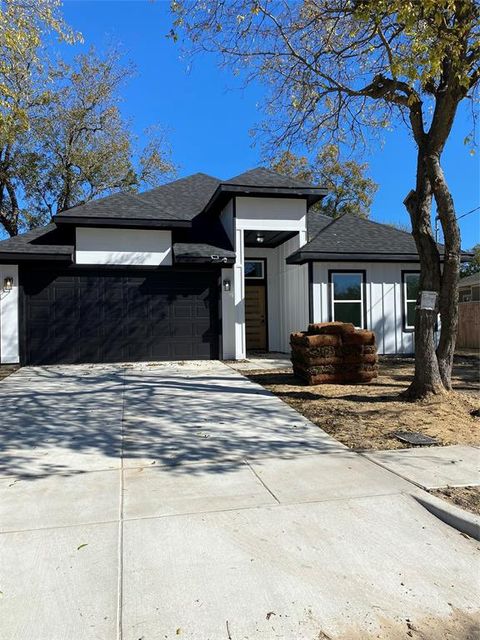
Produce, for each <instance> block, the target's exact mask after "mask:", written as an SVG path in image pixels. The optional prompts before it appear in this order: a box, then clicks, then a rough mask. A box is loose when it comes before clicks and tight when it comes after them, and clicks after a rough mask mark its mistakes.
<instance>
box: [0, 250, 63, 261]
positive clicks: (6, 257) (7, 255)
mask: <svg viewBox="0 0 480 640" xmlns="http://www.w3.org/2000/svg"><path fill="white" fill-rule="evenodd" d="M38 260H41V261H44V260H48V261H50V260H53V261H55V262H73V257H72V252H70V253H31V252H28V251H24V252H23V251H0V262H5V263H12V262H15V263H16V262H36V261H38Z"/></svg>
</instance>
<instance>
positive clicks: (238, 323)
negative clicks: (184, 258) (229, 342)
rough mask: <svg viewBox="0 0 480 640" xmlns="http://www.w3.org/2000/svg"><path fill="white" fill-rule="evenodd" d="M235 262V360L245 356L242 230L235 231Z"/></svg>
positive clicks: (243, 244) (243, 245) (243, 247)
mask: <svg viewBox="0 0 480 640" xmlns="http://www.w3.org/2000/svg"><path fill="white" fill-rule="evenodd" d="M235 252H236V260H235V264H234V267H233V273H234V275H233V293H234V295H233V298H234V303H235V359H236V360H243V359H244V358H246V356H247V347H246V339H245V273H244V260H245V242H244V233H243V229H236V231H235Z"/></svg>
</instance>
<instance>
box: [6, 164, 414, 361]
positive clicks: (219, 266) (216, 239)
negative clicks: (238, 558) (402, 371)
mask: <svg viewBox="0 0 480 640" xmlns="http://www.w3.org/2000/svg"><path fill="white" fill-rule="evenodd" d="M325 194H326V191H325V190H324V189H322V188H319V187H315V186H312V185H310V184H307V183H304V182H301V181H298V180H294V179H292V178H289V177H286V176H282V175H279V174H277V173H274V172H272V171H269V170H267V169H263V168H260V169H254V170H252V171H248V172H246V173H243V174H241V175H239V176H237V177H236V178H232V179H231V180H226V181H224V182H222V181H221V180H217V179H216V178H213V177H211V176H208V175H205V174H203V173H197V174H195V175H192V176H189V177H187V178H183V179H180V180H176V181H174V182H171V183H169V184H166V185H163V186H161V187H158V188H156V189H152V190H151V191H147V192H144V193H141V194H115V195H112V196H109V197H107V198H102V199H100V200H96V201H93V202H90V203H88V204H85V205H80V206H77V207H74V208H72V209H69V210H67V211H64V212H62V213H61V214H58V215H57V216H55V218H54V221H53V223H52V224H50V225H48V226H47V227H44V228H42V229H35V230H34V231H30V232H28V233H26V234H24V235H21V236H18V237H15V238H11V239H9V240H5V241H2V242H0V361H1V362H2V363H15V362H20V363H21V364H24V365H27V364H34V365H38V364H55V363H81V362H122V361H135V360H138V361H142V360H143V361H145V360H176V359H208V358H223V359H242V358H245V356H246V353H247V350H252V349H253V350H256V349H259V350H262V349H265V350H270V351H284V352H287V351H289V334H290V332H292V331H295V330H301V329H305V328H306V326H307V324H308V322H309V321H315V322H319V321H327V320H344V321H352V322H354V323H355V325H356V326H358V327H364V328H368V329H373V330H374V331H375V333H376V335H377V341H378V346H379V351H380V353H392V354H393V353H410V352H412V351H413V349H414V342H413V325H414V316H415V302H416V298H417V293H418V271H419V265H418V255H417V252H416V247H415V243H414V241H413V239H412V237H411V236H410V234H408V233H405V232H403V231H399V230H396V229H394V228H392V227H389V226H385V225H381V224H378V223H375V222H370V221H367V220H362V219H359V218H356V217H353V216H350V215H345V216H343V217H341V218H339V219H337V220H332V219H331V218H328V217H325V216H322V215H320V214H318V213H315V212H309V207H310V206H311V205H313V204H314V203H316V202H318V201H319V200H320V199H321V198H322V197H324V196H325Z"/></svg>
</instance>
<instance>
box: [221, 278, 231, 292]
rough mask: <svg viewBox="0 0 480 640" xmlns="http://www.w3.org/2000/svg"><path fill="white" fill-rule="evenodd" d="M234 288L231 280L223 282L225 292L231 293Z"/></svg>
mask: <svg viewBox="0 0 480 640" xmlns="http://www.w3.org/2000/svg"><path fill="white" fill-rule="evenodd" d="M231 288H232V283H231V282H230V280H224V281H223V290H224V291H230V290H231Z"/></svg>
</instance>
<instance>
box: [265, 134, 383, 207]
mask: <svg viewBox="0 0 480 640" xmlns="http://www.w3.org/2000/svg"><path fill="white" fill-rule="evenodd" d="M271 166H272V169H273V170H274V171H278V172H279V173H283V174H285V175H290V176H293V177H294V178H298V179H300V180H305V181H307V182H312V183H315V184H320V185H321V186H322V187H325V189H327V190H328V194H327V195H326V196H325V198H322V200H321V201H320V202H319V203H318V204H316V205H314V207H313V208H314V210H315V211H319V212H320V213H323V214H324V215H326V216H330V217H331V218H338V217H339V216H341V215H343V214H344V213H350V214H352V215H354V216H359V217H360V218H368V216H369V215H370V207H371V205H372V201H373V196H374V195H375V192H376V191H377V189H378V185H377V184H376V183H375V182H374V181H373V180H372V179H371V178H369V177H368V176H367V175H365V174H366V171H367V168H368V165H367V164H366V163H360V162H357V161H356V160H353V159H350V160H344V161H342V160H341V159H340V151H339V148H338V146H336V145H334V144H327V145H325V146H323V147H322V148H321V149H320V151H319V152H318V153H317V154H316V155H315V157H314V159H313V160H312V161H310V160H309V159H308V158H307V157H306V156H298V155H295V154H294V153H292V152H291V151H289V150H287V151H284V152H283V153H281V154H280V155H278V156H276V157H275V158H274V159H273V160H272V162H271Z"/></svg>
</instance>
